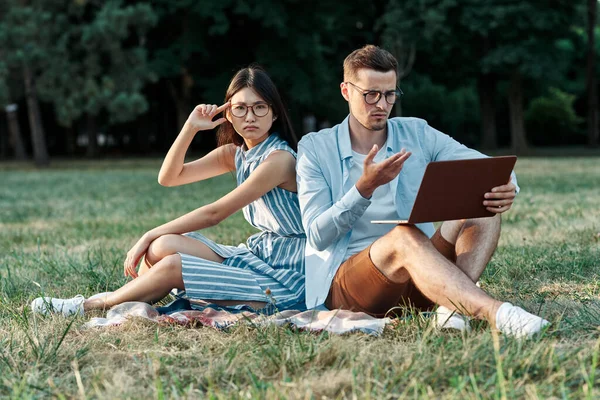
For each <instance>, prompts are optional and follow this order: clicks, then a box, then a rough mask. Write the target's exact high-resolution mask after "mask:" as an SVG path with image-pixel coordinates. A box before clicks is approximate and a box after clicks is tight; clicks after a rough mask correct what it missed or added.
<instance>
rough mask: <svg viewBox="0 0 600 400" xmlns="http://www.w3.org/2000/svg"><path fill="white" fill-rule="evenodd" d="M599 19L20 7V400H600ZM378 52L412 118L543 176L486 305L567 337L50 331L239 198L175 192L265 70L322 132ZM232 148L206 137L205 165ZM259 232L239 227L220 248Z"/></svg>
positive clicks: (5, 372) (237, 6)
mask: <svg viewBox="0 0 600 400" xmlns="http://www.w3.org/2000/svg"><path fill="white" fill-rule="evenodd" d="M597 13H598V10H597V2H596V1H595V0H591V1H589V0H587V1H586V0H580V1H567V0H565V1H557V0H554V1H552V0H550V1H523V0H521V1H514V0H496V1H491V0H479V1H477V0H462V1H461V0H438V1H428V0H427V1H426V0H406V1H392V0H385V1H377V0H375V1H332V0H321V1H312V0H307V1H294V0H280V1H274V0H263V1H260V0H256V1H242V0H221V1H201V0H196V1H167V0H162V1H152V2H150V1H137V2H133V1H111V0H108V1H85V0H76V1H69V0H63V1H60V0H52V1H50V0H47V1H41V0H39V1H36V0H2V1H0V106H2V107H3V109H4V110H6V112H4V111H2V112H0V398H14V399H23V398H47V397H51V398H59V399H61V398H82V399H83V398H110V399H113V398H144V399H146V398H156V399H163V398H194V399H195V398H210V399H232V398H234V399H237V398H240V399H242V398H243V399H249V398H268V399H271V398H274V399H282V398H291V399H342V398H367V399H368V398H373V399H390V398H422V399H432V398H435V399H438V398H439V399H461V400H462V399H513V398H524V399H547V398H561V399H571V398H573V399H580V398H581V399H597V398H599V397H600V330H599V327H600V265H599V262H600V261H599V260H600V207H598V199H600V168H599V163H598V161H599V157H598V156H599V155H600V150H598V147H597V144H598V123H597V116H596V115H597V111H598V103H597V92H596V89H597V77H598V68H599V67H598V62H597V57H598V50H599V49H598V46H599V42H600V38H599V35H600V31H599V28H598V27H597ZM366 43H374V44H378V45H381V46H383V47H385V48H387V49H389V50H390V51H392V52H393V53H394V54H396V56H397V58H398V59H399V61H400V70H399V71H398V73H399V76H401V77H402V78H401V82H400V85H401V87H402V89H403V90H404V92H405V93H406V95H405V96H404V98H403V100H402V103H400V104H397V105H396V109H395V110H394V113H395V114H400V113H401V114H402V115H405V116H415V117H421V118H425V119H426V120H428V121H429V123H430V124H431V125H432V126H433V127H435V128H438V129H440V130H441V131H443V132H445V133H448V134H450V135H452V136H453V137H454V138H456V139H457V140H459V141H461V142H463V143H465V144H467V145H470V146H473V147H476V148H480V149H484V150H485V151H486V152H489V153H491V154H506V153H516V154H518V155H519V160H518V162H517V165H516V168H515V171H516V173H517V175H518V178H519V184H520V186H521V189H522V190H521V192H520V193H519V196H518V197H517V199H516V201H515V203H514V205H513V207H512V209H511V210H510V211H509V212H507V213H505V214H504V215H503V217H502V236H501V238H500V243H499V246H498V249H497V251H496V253H495V254H494V257H493V258H492V260H491V261H490V263H489V265H488V267H487V268H486V271H485V272H484V274H483V275H482V277H481V279H480V283H481V286H482V288H483V289H484V290H485V291H486V292H488V293H490V294H491V295H492V296H494V297H495V298H499V299H503V300H506V301H510V302H512V303H513V304H515V305H519V306H521V307H523V308H525V309H527V310H529V311H531V312H534V313H536V314H539V315H542V316H543V317H544V318H546V319H548V320H549V321H551V323H552V325H551V326H550V327H549V329H548V330H547V331H545V332H543V333H542V334H541V335H539V336H536V337H535V338H533V339H532V340H528V341H519V340H516V339H514V338H511V337H506V336H502V335H498V334H497V333H494V331H492V330H491V329H490V327H489V325H488V324H487V323H486V322H484V321H472V326H473V331H472V332H470V333H468V334H461V333H456V332H454V333H453V332H444V331H439V330H437V329H435V328H434V326H433V324H431V319H428V318H422V316H421V315H419V314H416V313H415V314H411V315H409V317H408V318H406V319H397V320H395V321H394V323H393V324H390V325H389V326H388V327H387V328H386V329H385V330H384V332H383V333H382V335H381V336H378V337H372V336H369V335H366V334H361V333H352V334H348V335H334V334H329V333H328V332H320V333H314V332H306V331H299V330H295V329H293V328H290V327H274V326H266V327H262V326H258V327H257V326H253V325H251V324H239V325H238V326H234V327H231V328H229V329H225V330H222V331H218V330H216V329H211V328H206V327H205V328H201V327H194V328H195V329H190V328H189V327H182V326H177V325H156V324H154V323H149V322H147V321H143V320H140V319H133V320H130V321H128V322H127V323H125V324H123V325H122V326H119V327H116V328H112V329H83V325H84V323H85V322H87V321H89V319H90V317H100V316H105V315H106V313H103V312H96V313H92V314H91V315H85V316H80V317H70V318H65V317H63V316H61V315H51V316H48V317H43V316H40V315H33V314H32V313H31V311H30V309H29V307H28V305H29V303H30V302H31V301H32V300H33V299H34V298H36V297H38V296H43V295H50V296H60V297H71V296H74V295H76V294H82V295H84V296H90V295H92V294H94V293H99V292H104V291H111V290H115V289H117V288H119V287H120V286H122V285H123V284H124V283H125V282H126V278H125V277H124V276H123V261H124V257H125V254H126V252H127V251H128V250H129V249H130V247H131V246H132V245H133V244H134V243H135V241H136V240H137V239H138V238H139V237H140V236H141V235H142V234H143V233H144V232H146V231H147V230H148V229H151V228H153V227H155V226H157V225H160V224H162V223H164V222H166V221H168V220H171V219H174V218H176V217H178V216H180V215H182V214H184V213H187V212H189V211H190V210H193V209H195V208H197V207H199V206H201V205H204V204H208V203H210V202H213V201H215V200H216V199H218V198H220V197H222V196H223V195H224V194H226V193H227V192H229V191H230V190H231V189H232V188H233V187H235V177H234V176H232V175H231V174H224V175H223V176H220V177H216V178H213V179H210V180H207V181H202V182H198V183H195V184H192V185H184V186H180V187H170V188H167V187H161V186H160V185H159V184H158V183H157V182H156V179H157V174H158V170H159V168H160V165H161V162H162V158H163V157H164V155H165V153H166V151H167V149H168V147H169V146H170V145H171V143H172V142H173V140H174V138H175V136H176V135H177V133H178V131H179V129H180V127H181V125H182V124H183V121H184V120H185V118H187V116H188V114H189V113H190V112H191V110H192V108H193V106H194V105H195V104H197V103H200V102H208V103H217V104H218V103H220V101H222V99H223V96H224V92H225V89H226V86H227V84H228V81H229V79H230V78H231V76H232V75H233V73H234V72H235V71H236V70H237V69H238V68H240V67H243V66H246V65H247V64H249V63H251V62H260V63H261V64H263V65H264V66H265V67H266V68H267V70H268V71H269V72H270V74H271V75H272V76H273V78H274V80H275V82H276V83H277V85H278V87H279V89H280V90H281V92H282V93H283V95H284V97H285V100H286V103H287V106H288V108H289V109H290V113H291V115H292V117H293V121H294V123H295V126H296V129H297V131H298V133H304V132H306V131H307V130H309V129H312V127H314V126H317V127H319V126H328V125H331V124H335V123H337V122H338V121H340V120H341V119H342V118H343V117H345V115H346V114H347V104H346V102H345V101H344V100H343V99H342V97H341V95H340V94H339V83H340V81H341V80H342V68H341V65H342V61H343V59H344V57H345V56H346V55H347V54H348V53H349V52H350V51H352V50H354V49H355V48H358V47H361V46H363V45H364V44H366ZM7 106H8V107H7ZM588 121H592V122H591V123H589V122H588ZM594 121H596V122H594ZM19 143H20V144H19ZM212 146H214V135H213V134H211V133H210V132H203V133H201V134H198V135H197V136H196V138H195V141H194V143H193V145H192V152H191V154H189V158H190V159H191V158H193V157H197V156H199V155H201V154H203V153H204V152H205V151H207V150H208V149H210V148H211V147H212ZM532 155H533V156H535V157H530V156H532ZM549 155H552V156H551V157H550V156H549ZM565 155H566V156H568V157H565ZM574 156H577V157H574ZM42 167H44V168H42ZM254 232H255V230H254V229H253V228H252V227H251V226H250V225H249V224H248V223H247V222H246V221H245V220H244V217H243V215H242V213H241V212H238V213H235V214H234V215H232V216H231V217H230V218H227V219H226V220H225V221H223V222H222V223H221V224H219V225H217V226H215V227H212V228H209V229H206V230H203V232H202V233H203V234H205V235H206V236H208V237H209V238H211V239H213V240H215V241H216V242H219V243H225V244H231V245H237V244H238V243H241V242H244V241H245V240H246V238H247V237H248V236H249V235H251V234H252V233H254ZM165 301H168V299H166V300H165Z"/></svg>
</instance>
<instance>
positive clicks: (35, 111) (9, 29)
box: [0, 0, 51, 167]
mask: <svg viewBox="0 0 600 400" xmlns="http://www.w3.org/2000/svg"><path fill="white" fill-rule="evenodd" d="M0 11H2V13H1V15H2V19H1V22H2V23H1V24H0V54H2V55H3V59H4V61H3V62H4V64H5V67H4V68H6V69H7V70H9V71H12V72H13V73H14V72H15V71H17V72H18V73H19V74H20V76H21V82H23V86H24V89H25V98H26V101H27V110H28V116H29V130H30V133H31V142H32V145H33V155H34V160H35V163H36V165H37V166H39V167H43V166H47V165H48V164H49V162H50V158H49V156H48V150H47V148H46V134H45V131H44V125H43V123H42V117H41V113H40V107H39V98H38V89H37V82H36V81H37V77H38V74H39V73H40V71H41V70H42V69H43V65H44V64H45V62H46V60H47V59H48V56H49V54H48V49H49V48H50V47H51V46H50V45H51V43H50V38H49V37H48V36H47V35H45V34H44V32H45V29H44V28H45V27H48V26H49V25H50V24H51V15H50V14H49V13H48V12H45V11H43V10H42V9H41V8H40V5H39V4H38V2H37V1H31V2H28V1H24V0H23V1H16V0H10V1H7V2H6V3H4V4H3V9H1V10H0ZM5 87H6V85H5Z"/></svg>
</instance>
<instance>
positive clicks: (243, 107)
mask: <svg viewBox="0 0 600 400" xmlns="http://www.w3.org/2000/svg"><path fill="white" fill-rule="evenodd" d="M269 107H270V105H269V103H265V102H262V101H259V102H258V103H254V104H253V105H251V106H249V105H247V104H244V103H236V104H232V105H231V114H232V115H233V116H234V117H238V118H242V117H245V116H246V114H248V110H252V113H253V114H254V115H255V116H257V117H264V116H265V115H267V114H268V113H269Z"/></svg>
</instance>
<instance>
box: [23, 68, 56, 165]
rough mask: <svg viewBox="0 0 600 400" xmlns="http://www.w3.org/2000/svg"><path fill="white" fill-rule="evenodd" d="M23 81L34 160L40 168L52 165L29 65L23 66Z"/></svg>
mask: <svg viewBox="0 0 600 400" xmlns="http://www.w3.org/2000/svg"><path fill="white" fill-rule="evenodd" d="M23 79H24V81H25V98H26V99H27V111H28V115H29V129H30V131H31V142H32V144H33V158H34V160H35V164H36V165H37V166H38V167H45V166H47V165H48V164H50V158H49V157H48V149H47V148H46V133H45V132H44V125H43V124H42V116H41V113H40V105H39V102H38V98H37V91H36V88H35V79H34V77H33V74H32V72H31V70H30V69H29V66H28V65H26V64H25V65H23Z"/></svg>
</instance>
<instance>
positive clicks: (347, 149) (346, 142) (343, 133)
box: [337, 115, 401, 161]
mask: <svg viewBox="0 0 600 400" xmlns="http://www.w3.org/2000/svg"><path fill="white" fill-rule="evenodd" d="M387 132H388V137H387V141H386V143H387V151H391V152H393V153H397V152H399V151H400V150H401V149H396V141H395V140H393V136H394V135H396V134H397V132H395V131H394V127H393V124H392V123H391V122H390V120H389V119H388V120H387ZM337 139H338V149H339V155H340V160H341V161H343V160H346V159H347V158H351V157H352V144H351V143H350V115H348V116H347V117H346V119H344V120H343V121H342V123H341V124H340V125H339V128H338V131H337Z"/></svg>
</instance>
